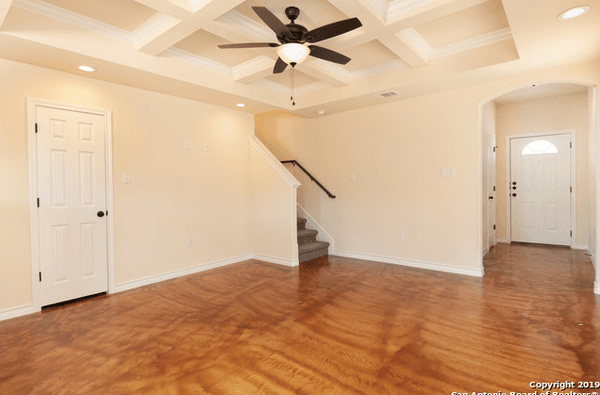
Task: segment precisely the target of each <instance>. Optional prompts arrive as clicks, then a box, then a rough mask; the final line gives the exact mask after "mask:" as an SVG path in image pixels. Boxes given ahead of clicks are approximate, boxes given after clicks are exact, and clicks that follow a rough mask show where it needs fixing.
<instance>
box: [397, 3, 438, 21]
mask: <svg viewBox="0 0 600 395" xmlns="http://www.w3.org/2000/svg"><path fill="white" fill-rule="evenodd" d="M436 2H439V0H395V1H392V2H390V3H389V4H388V7H387V13H386V19H390V18H393V17H395V16H397V15H398V14H402V13H404V12H408V11H411V10H413V9H415V8H419V7H423V6H426V5H428V4H431V3H436Z"/></svg>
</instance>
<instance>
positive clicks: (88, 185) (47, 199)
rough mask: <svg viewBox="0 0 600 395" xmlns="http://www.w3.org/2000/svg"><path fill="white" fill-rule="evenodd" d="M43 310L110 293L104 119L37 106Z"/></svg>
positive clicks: (83, 113) (77, 112)
mask: <svg viewBox="0 0 600 395" xmlns="http://www.w3.org/2000/svg"><path fill="white" fill-rule="evenodd" d="M35 116H36V127H37V133H36V139H37V177H38V194H39V209H38V210H39V235H40V245H39V249H40V272H41V274H40V279H41V282H42V285H41V292H42V297H41V300H42V306H44V305H49V304H53V303H58V302H63V301H66V300H71V299H76V298H79V297H83V296H88V295H93V294H96V293H100V292H106V291H107V288H108V252H107V224H106V215H107V212H106V202H107V198H106V155H105V152H106V138H105V133H106V130H105V120H104V116H102V115H97V114H90V113H86V112H79V111H69V110H64V109H57V108H51V107H46V106H41V105H37V106H36V108H35Z"/></svg>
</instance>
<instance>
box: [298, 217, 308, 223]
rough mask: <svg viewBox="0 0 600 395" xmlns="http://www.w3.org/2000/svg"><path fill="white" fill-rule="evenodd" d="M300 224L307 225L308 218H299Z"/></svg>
mask: <svg viewBox="0 0 600 395" xmlns="http://www.w3.org/2000/svg"><path fill="white" fill-rule="evenodd" d="M297 220H298V223H299V224H305V223H306V218H297Z"/></svg>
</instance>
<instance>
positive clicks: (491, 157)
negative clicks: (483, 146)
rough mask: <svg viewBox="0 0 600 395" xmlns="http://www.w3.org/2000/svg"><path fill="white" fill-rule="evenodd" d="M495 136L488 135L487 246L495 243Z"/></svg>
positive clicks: (490, 246) (489, 246)
mask: <svg viewBox="0 0 600 395" xmlns="http://www.w3.org/2000/svg"><path fill="white" fill-rule="evenodd" d="M495 147H496V136H494V135H493V134H490V135H489V137H488V166H487V169H488V177H487V180H488V248H492V247H493V246H495V245H496V148H495Z"/></svg>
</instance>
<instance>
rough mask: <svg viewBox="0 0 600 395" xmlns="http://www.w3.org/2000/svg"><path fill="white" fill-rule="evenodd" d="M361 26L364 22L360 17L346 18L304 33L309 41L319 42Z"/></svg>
mask: <svg viewBox="0 0 600 395" xmlns="http://www.w3.org/2000/svg"><path fill="white" fill-rule="evenodd" d="M361 26H362V23H361V22H360V21H359V20H358V18H350V19H345V20H343V21H339V22H334V23H330V24H329V25H325V26H321V27H318V28H316V29H314V30H311V31H309V32H307V33H306V34H305V35H304V39H305V40H306V42H309V43H318V42H319V41H323V40H327V39H328V38H332V37H336V36H339V35H341V34H344V33H348V32H349V31H352V30H354V29H358V28H359V27H361Z"/></svg>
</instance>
